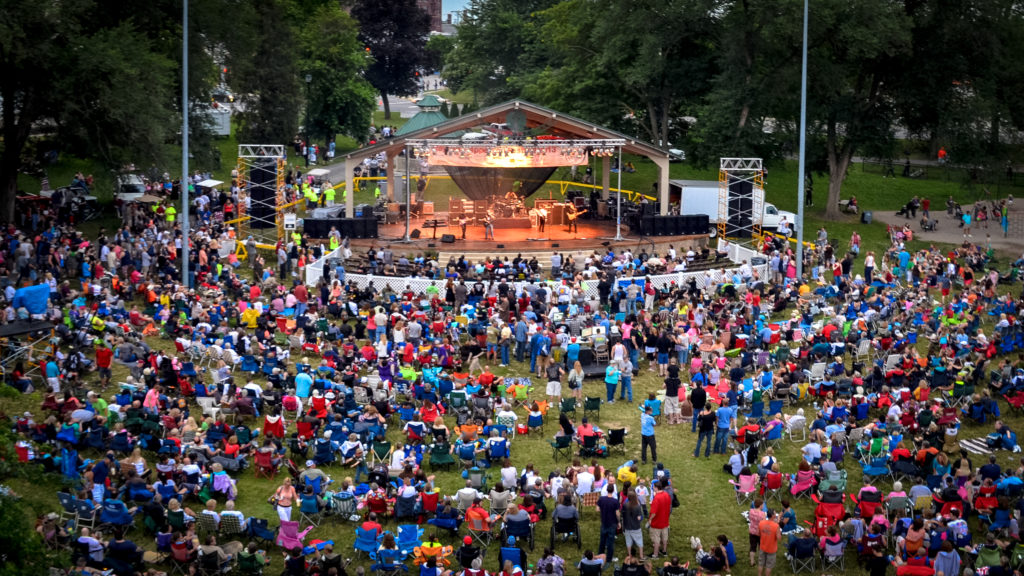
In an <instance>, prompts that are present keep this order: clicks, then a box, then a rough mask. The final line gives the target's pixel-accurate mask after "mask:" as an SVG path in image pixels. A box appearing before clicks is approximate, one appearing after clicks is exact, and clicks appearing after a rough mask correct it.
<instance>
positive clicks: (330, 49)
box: [300, 3, 376, 142]
mask: <svg viewBox="0 0 1024 576" xmlns="http://www.w3.org/2000/svg"><path fill="white" fill-rule="evenodd" d="M300 30H301V32H300V34H301V41H302V47H303V55H302V62H301V67H302V69H303V71H304V72H305V73H306V74H309V75H310V77H311V82H310V92H309V100H308V101H307V102H306V130H307V132H308V133H309V135H310V136H311V137H313V138H323V139H325V140H326V141H328V142H332V141H334V137H335V135H337V134H347V135H349V136H352V137H355V138H356V139H357V140H360V141H362V140H363V139H365V138H366V135H367V134H368V133H369V129H370V115H371V114H372V113H373V109H374V105H375V103H376V98H375V97H374V94H375V92H374V89H373V86H371V85H370V83H369V82H367V81H366V79H365V78H364V77H363V74H364V73H365V71H366V68H367V65H368V64H369V60H370V58H369V56H367V54H366V52H365V51H364V50H363V47H362V45H361V44H360V42H359V40H358V38H357V33H358V30H357V24H356V22H355V21H354V20H353V19H352V18H351V17H350V16H349V15H348V14H346V13H345V12H344V11H342V10H341V8H340V6H338V5H337V4H333V3H332V4H325V5H323V6H320V7H319V8H318V9H316V11H315V12H314V13H313V15H312V17H311V18H310V20H309V22H307V23H306V24H304V25H303V26H302V27H301V29H300Z"/></svg>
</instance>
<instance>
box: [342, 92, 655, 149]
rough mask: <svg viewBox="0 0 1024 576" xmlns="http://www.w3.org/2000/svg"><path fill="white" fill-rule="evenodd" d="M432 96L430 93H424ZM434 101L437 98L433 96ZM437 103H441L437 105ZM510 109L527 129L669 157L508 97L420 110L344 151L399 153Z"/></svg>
mask: <svg viewBox="0 0 1024 576" xmlns="http://www.w3.org/2000/svg"><path fill="white" fill-rule="evenodd" d="M427 96H432V95H429V94H428V95H427ZM435 100H436V98H435ZM420 102H421V103H422V100H421V101H420ZM438 105H440V104H438ZM512 111H519V112H522V113H523V115H524V116H525V118H526V126H527V128H528V129H536V128H543V129H545V130H546V131H548V132H549V133H551V134H554V135H558V136H561V137H563V138H567V139H581V140H585V139H623V140H625V141H626V143H625V145H624V146H623V151H624V152H626V153H629V154H639V155H641V156H646V157H648V158H668V157H669V152H668V150H666V149H664V148H660V147H658V146H655V145H654V144H651V143H649V142H644V141H643V140H638V139H636V138H633V137H631V136H627V135H626V134H622V133H621V132H617V131H615V130H611V129H609V128H606V127H604V126H600V125H598V124H596V123H594V122H589V121H587V120H582V119H580V118H575V117H573V116H569V115H567V114H562V113H561V112H558V111H557V110H552V109H550V108H545V107H544V106H539V105H537V104H533V103H531V102H527V101H525V100H509V101H508V102H502V103H501V104H495V105H494V106H489V107H487V108H483V109H481V110H477V111H475V112H470V113H469V114H463V115H462V116H457V117H455V118H445V117H444V115H443V114H441V113H440V112H437V113H436V116H434V115H433V114H434V113H433V112H420V113H418V114H416V116H413V117H412V118H411V119H410V120H409V122H407V123H406V124H405V125H404V126H402V128H401V129H399V130H398V132H397V133H396V134H395V136H396V137H395V138H391V139H389V140H387V141H383V142H379V143H378V144H375V145H373V146H367V147H365V148H360V149H357V150H353V151H351V152H348V153H346V154H345V155H344V156H345V158H347V159H360V160H361V159H363V158H368V157H370V156H374V155H377V154H379V153H381V152H386V153H387V154H388V155H389V156H394V155H396V154H398V153H399V152H400V151H401V150H402V148H404V147H405V145H406V141H407V140H410V139H430V138H440V137H442V136H444V135H447V134H452V133H454V132H459V131H471V130H473V129H474V128H476V127H479V126H483V125H487V124H490V123H492V122H497V123H503V122H505V116H506V115H507V114H508V113H509V112H512ZM425 114H431V115H432V116H431V118H432V119H433V120H437V122H433V123H428V120H427V119H424V120H423V121H422V122H421V121H420V120H417V119H418V118H419V117H420V116H422V115H425Z"/></svg>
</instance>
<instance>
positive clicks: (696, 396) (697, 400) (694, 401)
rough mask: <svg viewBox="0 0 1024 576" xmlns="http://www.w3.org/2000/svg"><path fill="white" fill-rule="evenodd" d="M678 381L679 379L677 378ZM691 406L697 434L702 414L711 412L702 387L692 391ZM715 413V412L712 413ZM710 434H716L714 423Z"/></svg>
mask: <svg viewBox="0 0 1024 576" xmlns="http://www.w3.org/2000/svg"><path fill="white" fill-rule="evenodd" d="M677 381H678V378H677ZM665 388H666V390H667V389H668V381H667V380H666V381H665ZM690 405H691V406H693V430H691V432H693V433H696V432H697V424H699V423H700V415H701V412H702V411H704V410H706V411H708V412H711V405H710V404H708V393H707V390H704V388H703V387H702V386H694V387H693V388H692V389H691V390H690ZM712 413H713V412H712ZM710 432H711V433H712V434H714V432H715V426H714V424H713V423H712V426H711V429H710ZM711 444H712V441H711V437H708V450H710V449H711Z"/></svg>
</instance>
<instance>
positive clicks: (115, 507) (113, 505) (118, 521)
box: [100, 498, 135, 527]
mask: <svg viewBox="0 0 1024 576" xmlns="http://www.w3.org/2000/svg"><path fill="white" fill-rule="evenodd" d="M134 523H135V517H134V516H133V515H132V513H131V512H129V511H128V506H126V505H125V503H124V502H122V501H120V500H114V499H113V498H107V499H106V500H104V501H103V509H102V510H101V512H100V524H112V525H114V526H119V527H120V526H131V525H132V524H134Z"/></svg>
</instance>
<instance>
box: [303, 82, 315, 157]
mask: <svg viewBox="0 0 1024 576" xmlns="http://www.w3.org/2000/svg"><path fill="white" fill-rule="evenodd" d="M312 82H313V75H312V74H306V121H305V122H304V123H303V126H305V130H304V132H305V133H306V154H305V156H306V168H309V150H310V148H311V145H310V143H309V85H310V84H311V83H312Z"/></svg>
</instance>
